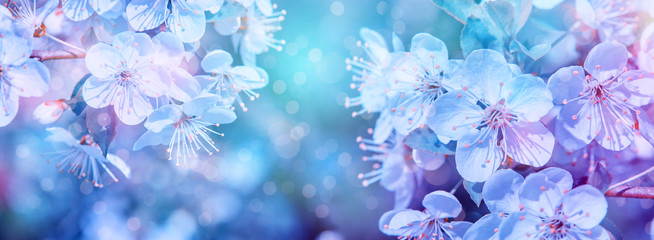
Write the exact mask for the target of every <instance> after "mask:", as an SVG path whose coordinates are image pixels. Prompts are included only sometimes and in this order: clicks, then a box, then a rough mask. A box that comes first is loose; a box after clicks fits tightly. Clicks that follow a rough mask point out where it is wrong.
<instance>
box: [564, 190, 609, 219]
mask: <svg viewBox="0 0 654 240" xmlns="http://www.w3.org/2000/svg"><path fill="white" fill-rule="evenodd" d="M607 208H608V203H607V202H606V198H604V194H602V192H600V191H599V190H597V188H594V187H592V186H590V185H582V186H579V187H576V188H575V189H572V190H570V192H568V193H567V194H565V196H564V197H563V201H562V204H561V209H562V211H563V212H564V213H565V214H566V216H568V221H569V222H571V223H574V224H575V225H577V226H578V227H580V228H582V229H590V228H593V227H595V226H597V225H598V224H599V223H600V222H602V220H603V219H604V216H606V211H607Z"/></svg>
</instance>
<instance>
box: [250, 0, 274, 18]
mask: <svg viewBox="0 0 654 240" xmlns="http://www.w3.org/2000/svg"><path fill="white" fill-rule="evenodd" d="M254 3H255V4H256V5H257V9H259V11H261V13H263V15H266V16H270V15H271V14H272V13H273V6H272V4H271V3H270V0H256V1H255V2H254Z"/></svg>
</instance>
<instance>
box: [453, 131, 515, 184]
mask: <svg viewBox="0 0 654 240" xmlns="http://www.w3.org/2000/svg"><path fill="white" fill-rule="evenodd" d="M497 134H498V133H497V130H494V129H490V128H484V129H482V130H481V131H479V132H477V133H475V134H468V135H466V136H464V137H463V138H461V140H459V141H458V142H457V144H456V155H455V160H456V169H457V171H458V172H459V174H461V176H462V177H463V178H464V179H465V180H468V181H471V182H484V181H486V179H488V177H490V175H491V174H493V172H495V170H497V168H498V167H499V166H500V164H501V163H502V162H503V161H504V156H505V155H504V152H503V151H502V148H501V147H499V146H497Z"/></svg>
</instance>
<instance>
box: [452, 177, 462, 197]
mask: <svg viewBox="0 0 654 240" xmlns="http://www.w3.org/2000/svg"><path fill="white" fill-rule="evenodd" d="M462 183H463V179H461V180H459V182H458V183H456V185H454V188H452V190H450V194H454V193H455V192H456V190H457V189H459V187H460V186H461V184H462Z"/></svg>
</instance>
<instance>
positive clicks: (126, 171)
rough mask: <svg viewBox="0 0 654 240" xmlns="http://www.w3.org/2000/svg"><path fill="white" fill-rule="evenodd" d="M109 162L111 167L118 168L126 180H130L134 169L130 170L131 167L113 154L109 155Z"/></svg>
mask: <svg viewBox="0 0 654 240" xmlns="http://www.w3.org/2000/svg"><path fill="white" fill-rule="evenodd" d="M106 160H107V162H109V163H111V165H114V167H116V168H118V170H119V171H120V172H121V173H123V175H124V176H125V177H126V178H130V177H131V176H132V169H130V168H129V165H127V163H125V161H123V159H121V158H120V157H118V156H116V155H113V154H111V153H110V154H107V158H106Z"/></svg>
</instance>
